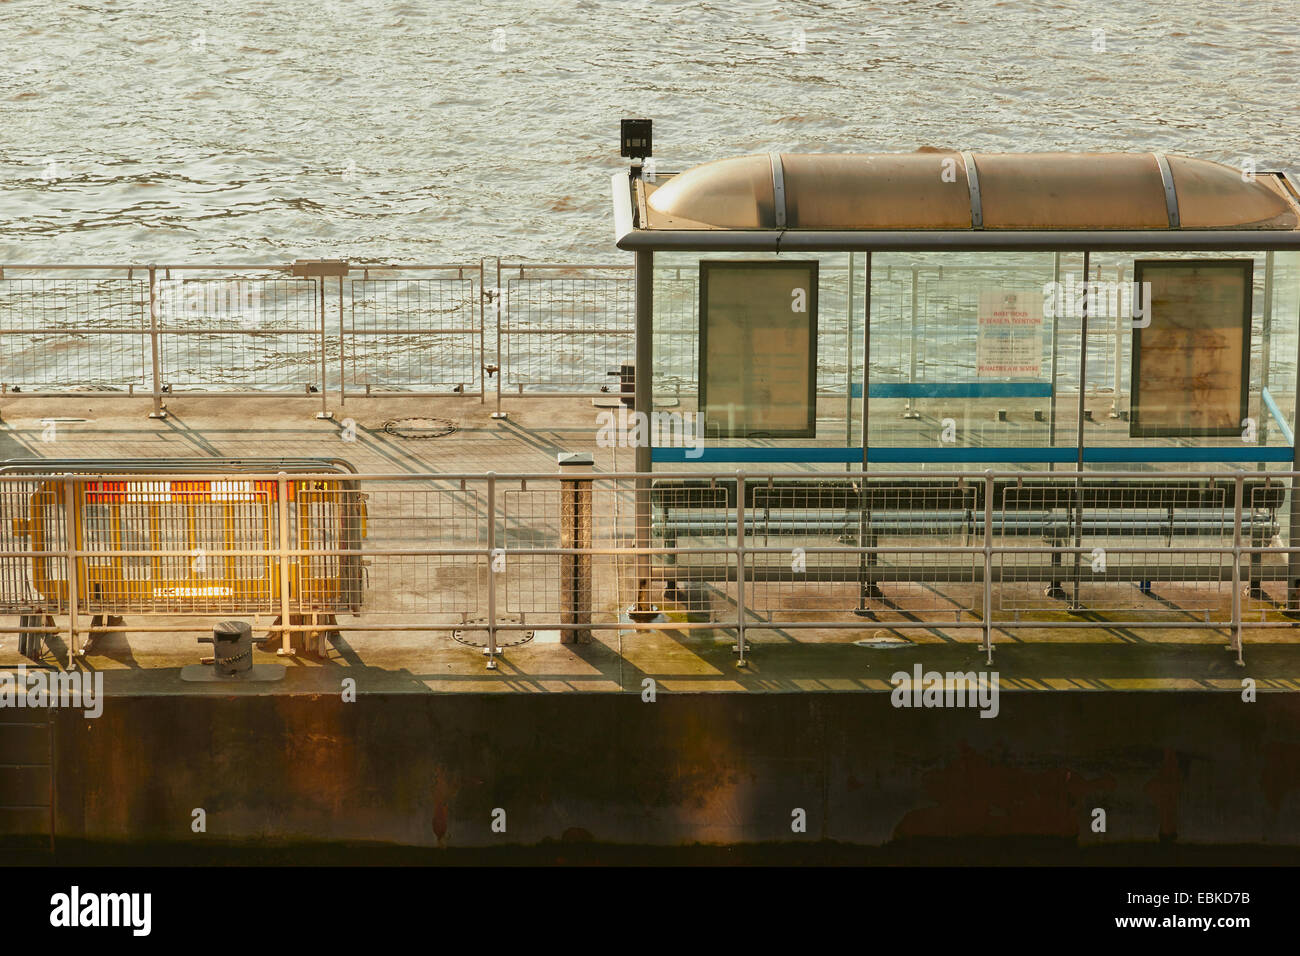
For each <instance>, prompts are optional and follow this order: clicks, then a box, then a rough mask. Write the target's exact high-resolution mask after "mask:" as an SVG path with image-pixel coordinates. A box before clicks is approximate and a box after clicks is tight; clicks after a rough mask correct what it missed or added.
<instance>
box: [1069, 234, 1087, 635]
mask: <svg viewBox="0 0 1300 956" xmlns="http://www.w3.org/2000/svg"><path fill="white" fill-rule="evenodd" d="M1089 256H1090V253H1087V252H1085V253H1084V254H1083V303H1082V308H1081V309H1080V316H1079V403H1078V407H1077V409H1076V411H1077V413H1078V417H1079V419H1078V423H1077V426H1076V430H1075V456H1076V457H1075V463H1074V468H1075V473H1076V475H1077V476H1078V477H1076V478H1075V481H1074V496H1075V501H1074V521H1075V523H1074V547H1075V548H1076V549H1078V548H1081V547H1083V439H1084V436H1083V423H1084V420H1085V419H1084V413H1085V411H1086V408H1085V402H1086V400H1087V392H1088V313H1089V312H1090V311H1091V308H1092V302H1091V298H1092V296H1091V295H1090V294H1089V286H1088V282H1089V279H1088V268H1089V266H1090V265H1091V263H1090V262H1089ZM1080 558H1081V553H1080V552H1079V551H1078V550H1076V551H1075V552H1074V575H1073V577H1074V580H1073V589H1074V593H1073V595H1072V597H1071V600H1070V610H1072V611H1078V610H1081V609H1082V605H1081V604H1080V603H1079V586H1080V580H1079V579H1080V575H1081V573H1082V572H1081V569H1080Z"/></svg>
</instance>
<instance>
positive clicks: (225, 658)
mask: <svg viewBox="0 0 1300 956" xmlns="http://www.w3.org/2000/svg"><path fill="white" fill-rule="evenodd" d="M199 643H200V644H211V645H212V656H211V657H205V658H204V659H203V662H202V663H200V664H187V665H186V666H184V667H182V668H181V680H183V681H200V682H208V683H210V682H213V681H217V682H221V681H236V682H241V681H275V680H280V679H281V678H283V677H284V673H285V668H284V665H283V664H277V663H268V664H254V663H253V628H252V626H251V625H250V624H248V623H247V622H246V621H220V622H218V623H217V625H216V626H215V627H213V628H212V634H211V636H209V637H200V638H199Z"/></svg>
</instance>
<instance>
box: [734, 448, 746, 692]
mask: <svg viewBox="0 0 1300 956" xmlns="http://www.w3.org/2000/svg"><path fill="white" fill-rule="evenodd" d="M736 652H737V653H738V654H739V655H740V659H739V660H737V661H736V666H737V667H744V666H745V664H746V661H745V473H744V472H743V471H739V470H738V471H737V472H736Z"/></svg>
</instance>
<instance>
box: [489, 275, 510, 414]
mask: <svg viewBox="0 0 1300 956" xmlns="http://www.w3.org/2000/svg"><path fill="white" fill-rule="evenodd" d="M496 260H497V284H496V286H495V287H494V288H493V289H492V311H493V314H494V315H495V316H496V325H497V410H496V411H495V412H493V413H492V417H493V418H496V419H503V418H507V417H509V416H508V415H507V414H506V413H505V412H503V411H501V382H502V380H503V379H504V378H505V377H506V366H505V363H504V362H502V361H501V319H502V316H503V314H504V310H503V307H502V300H503V299H504V298H505V292H504V291H503V290H502V288H501V257H500V256H497V257H496Z"/></svg>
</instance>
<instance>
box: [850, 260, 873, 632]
mask: <svg viewBox="0 0 1300 956" xmlns="http://www.w3.org/2000/svg"><path fill="white" fill-rule="evenodd" d="M870 398H871V253H870V252H869V251H868V252H867V254H866V265H865V267H864V269H863V291H862V480H861V484H860V485H859V490H858V501H859V507H858V607H857V610H856V611H855V613H856V614H857V615H858V616H859V617H869V616H870V615H871V611H870V609H869V608H868V607H867V599H868V598H869V597H879V588H878V586H877V584H876V582H875V581H868V579H867V571H868V565H870V564H875V563H876V562H875V555H872V556H870V557H868V555H867V552H866V548H868V547H870V548H875V547H876V539H875V535H873V534H872V533H871V530H870V528H868V526H867V525H868V518H867V511H868V508H869V507H870V503H871V497H870V494H869V493H868V488H867V460H868V454H869V453H868V450H867V448H868V436H869V435H870V434H871V419H870V415H869V414H868V413H869V410H870V408H871V403H870Z"/></svg>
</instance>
